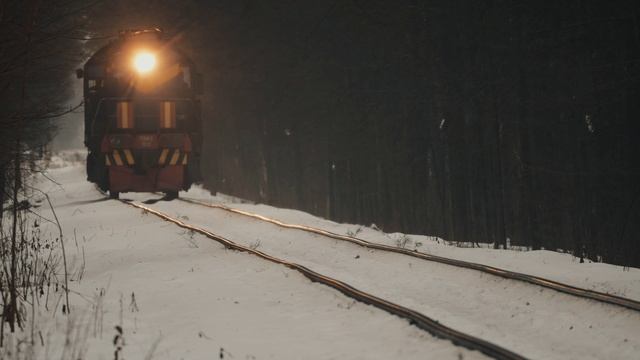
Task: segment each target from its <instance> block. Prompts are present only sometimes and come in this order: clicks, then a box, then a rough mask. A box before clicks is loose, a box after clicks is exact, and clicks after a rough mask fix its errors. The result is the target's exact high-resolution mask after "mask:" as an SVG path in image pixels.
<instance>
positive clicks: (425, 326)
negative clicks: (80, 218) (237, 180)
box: [120, 200, 526, 360]
mask: <svg viewBox="0 0 640 360" xmlns="http://www.w3.org/2000/svg"><path fill="white" fill-rule="evenodd" d="M120 202H122V203H123V204H126V205H129V206H132V207H134V208H137V209H140V210H142V211H144V212H146V213H148V214H152V215H155V216H157V217H159V218H161V219H163V220H165V221H168V222H171V223H173V224H175V225H177V226H179V227H181V228H184V229H188V230H191V231H194V232H196V233H199V234H201V235H204V236H206V237H207V238H209V239H212V240H215V241H217V242H219V243H221V244H222V245H224V246H225V247H227V248H229V249H233V250H237V251H241V252H246V253H249V254H253V255H256V256H258V257H260V258H262V259H265V260H268V261H270V262H273V263H277V264H281V265H284V266H286V267H288V268H290V269H293V270H295V271H298V272H300V273H301V274H302V275H304V276H305V277H307V278H309V279H310V280H311V281H313V282H318V283H321V284H323V285H326V286H329V287H331V288H333V289H335V290H338V291H340V292H341V293H343V294H344V295H346V296H348V297H351V298H353V299H354V300H357V301H360V302H362V303H365V304H368V305H371V306H375V307H376V308H379V309H381V310H384V311H386V312H388V313H390V314H393V315H396V316H398V317H401V318H403V319H406V320H408V321H409V322H410V323H411V324H412V325H414V326H416V327H418V328H419V329H422V330H424V331H426V332H428V333H430V334H432V335H433V336H435V337H438V338H441V339H447V340H449V341H451V342H452V343H453V344H455V345H457V346H461V347H464V348H467V349H470V350H475V351H479V352H481V353H483V354H485V355H487V356H489V357H492V358H494V359H504V360H521V359H526V358H525V357H524V356H522V355H519V354H517V353H514V352H513V351H510V350H508V349H505V348H503V347H501V346H499V345H496V344H493V343H491V342H488V341H486V340H483V339H480V338H477V337H475V336H472V335H469V334H466V333H464V332H461V331H457V330H454V329H452V328H450V327H447V326H445V325H442V324H440V323H439V322H438V321H437V320H435V319H432V318H430V317H428V316H426V315H424V314H422V313H420V312H418V311H416V310H412V309H410V308H407V307H404V306H401V305H398V304H396V303H393V302H390V301H387V300H385V299H382V298H379V297H377V296H375V295H372V294H370V293H367V292H365V291H362V290H359V289H357V288H355V287H353V286H351V285H349V284H347V283H345V282H343V281H340V280H337V279H335V278H332V277H329V276H326V275H323V274H321V273H318V272H316V271H313V270H311V269H309V268H307V267H305V266H303V265H300V264H298V263H295V262H291V261H287V260H284V259H280V258H277V257H275V256H272V255H269V254H267V253H265V252H262V251H259V250H257V249H254V248H251V247H249V246H244V245H241V244H238V243H236V242H234V241H232V240H229V239H227V238H224V237H222V236H220V235H217V234H215V233H213V232H211V231H209V230H207V229H205V228H202V227H198V226H194V225H189V224H187V223H185V222H183V221H182V220H180V219H176V218H174V217H171V216H169V215H167V214H165V213H162V212H160V211H157V210H154V209H152V208H150V207H147V206H144V205H141V204H138V203H135V202H132V201H126V200H120Z"/></svg>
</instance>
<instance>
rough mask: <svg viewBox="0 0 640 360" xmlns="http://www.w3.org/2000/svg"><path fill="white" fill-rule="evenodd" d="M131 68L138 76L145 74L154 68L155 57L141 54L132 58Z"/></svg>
mask: <svg viewBox="0 0 640 360" xmlns="http://www.w3.org/2000/svg"><path fill="white" fill-rule="evenodd" d="M133 66H134V67H135V69H136V71H137V72H139V73H140V74H146V73H148V72H150V71H151V70H153V68H155V67H156V56H155V55H154V54H152V53H149V52H141V53H138V54H136V56H135V57H134V58H133Z"/></svg>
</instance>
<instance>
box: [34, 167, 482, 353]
mask: <svg viewBox="0 0 640 360" xmlns="http://www.w3.org/2000/svg"><path fill="white" fill-rule="evenodd" d="M52 161H56V162H57V163H67V165H69V164H70V163H73V161H69V160H68V159H59V160H56V159H53V160H52ZM47 176H48V177H50V178H51V179H52V180H54V181H56V182H57V183H59V185H56V184H54V183H52V182H50V181H48V180H46V181H43V182H41V183H40V185H39V186H40V187H41V188H42V189H44V190H46V191H47V193H48V194H49V195H50V197H51V200H52V202H53V204H54V206H55V210H56V213H57V215H58V218H60V221H61V223H62V227H63V230H64V232H65V237H66V241H65V244H66V251H67V256H68V258H69V263H70V264H71V265H70V266H69V267H70V268H71V273H72V276H71V278H72V279H73V281H72V283H71V285H70V288H71V289H72V291H73V293H72V294H71V309H72V313H71V316H70V317H69V318H67V317H65V316H64V315H62V313H61V306H62V303H63V300H61V297H60V295H61V293H60V292H58V293H56V295H55V297H54V296H53V295H52V298H51V299H50V300H49V304H48V307H49V308H50V310H51V311H49V312H46V311H44V309H42V310H41V315H40V321H39V326H40V330H41V332H42V334H43V339H44V342H45V344H46V345H45V346H44V347H42V348H41V353H40V357H39V358H41V359H68V358H70V357H69V355H70V353H71V352H72V350H73V351H75V353H85V355H84V356H82V357H81V358H82V359H105V360H107V359H114V351H115V350H116V348H115V346H114V344H113V342H112V341H113V339H114V337H115V335H116V330H115V326H116V325H122V328H123V330H124V336H123V337H124V340H125V345H124V347H123V349H122V355H123V356H124V358H125V359H172V360H173V359H218V358H221V355H220V353H221V352H222V353H223V356H224V359H424V358H425V356H426V355H425V354H428V357H433V358H443V359H459V358H464V359H480V358H485V357H484V356H483V355H482V354H479V353H477V352H472V351H468V350H466V349H463V348H460V347H456V346H454V345H452V344H451V343H450V342H449V341H445V340H439V339H435V338H433V337H432V336H430V335H429V334H427V333H425V332H423V331H421V330H419V329H418V328H416V327H414V326H411V325H410V324H409V323H408V322H407V321H405V320H402V319H400V318H398V317H395V316H392V315H389V314H387V313H385V312H383V311H380V310H378V309H375V308H373V307H371V306H367V305H363V304H361V303H356V302H354V301H353V300H352V299H350V298H347V297H345V296H343V295H342V294H340V293H338V292H336V291H334V290H332V289H330V288H328V287H325V286H322V285H318V284H314V283H312V282H310V281H309V280H308V279H306V278H305V277H303V276H302V275H300V274H299V273H297V272H295V271H291V270H289V269H287V268H285V267H283V266H278V265H275V264H272V263H269V262H266V261H264V260H260V259H258V258H256V257H255V256H251V255H247V254H243V253H238V252H234V251H230V250H227V249H225V248H224V247H223V246H221V245H219V244H218V243H215V242H213V241H212V240H209V239H207V238H204V237H202V236H199V235H197V234H191V233H189V232H186V231H184V230H183V229H180V228H178V227H176V226H174V225H171V224H169V223H167V222H164V221H161V220H160V219H158V218H156V217H153V216H151V215H149V214H144V213H143V212H141V211H139V210H136V209H133V208H131V207H127V206H125V205H123V204H121V203H120V202H118V201H114V200H106V199H105V198H104V196H102V195H101V194H100V193H99V192H97V191H96V190H95V188H94V186H93V185H92V184H89V183H87V182H86V181H85V174H84V167H83V164H81V163H75V165H73V166H63V167H58V168H55V169H51V170H50V171H49V172H48V174H47ZM39 212H40V214H41V215H43V216H44V217H47V218H52V214H51V213H50V211H48V210H47V209H46V207H45V206H44V205H43V206H41V208H40V209H39ZM43 227H44V228H45V232H49V233H51V235H52V236H56V235H55V234H56V230H55V228H54V227H53V226H43ZM82 269H84V270H82ZM80 274H82V275H80ZM101 294H104V295H102V296H101ZM68 319H69V320H68ZM67 333H69V336H67V338H69V339H71V341H72V343H73V345H72V346H71V347H73V348H74V349H70V348H69V347H67V349H66V350H65V349H63V346H62V344H63V343H64V342H65V337H66V335H65V334H67ZM63 351H66V354H64V355H61V353H62V352H63ZM74 358H75V357H74Z"/></svg>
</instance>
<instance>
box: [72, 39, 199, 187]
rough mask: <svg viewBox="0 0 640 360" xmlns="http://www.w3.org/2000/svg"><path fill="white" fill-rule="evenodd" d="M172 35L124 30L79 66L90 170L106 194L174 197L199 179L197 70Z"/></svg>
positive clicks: (88, 172) (89, 177)
mask: <svg viewBox="0 0 640 360" xmlns="http://www.w3.org/2000/svg"><path fill="white" fill-rule="evenodd" d="M170 43H171V42H170V41H168V40H166V39H164V37H163V35H162V32H161V31H159V30H144V31H127V32H123V33H121V35H120V37H119V39H118V40H116V41H113V42H111V43H110V44H108V45H107V46H105V47H103V48H102V49H100V50H99V51H98V52H96V54H94V55H93V56H92V57H91V59H89V61H87V63H86V64H85V67H84V70H79V71H78V76H79V77H84V79H85V80H84V98H85V145H86V146H87V148H88V150H89V153H88V156H87V177H88V179H89V181H92V182H94V183H96V184H97V185H98V186H99V187H100V188H102V189H103V190H105V191H107V190H108V191H109V193H110V196H111V197H114V198H117V197H118V195H119V193H121V192H129V191H134V192H153V191H162V192H165V193H166V194H167V196H168V197H175V196H177V194H178V191H179V190H186V189H188V188H189V187H190V186H191V184H192V183H193V182H195V181H198V180H200V152H201V142H202V141H201V127H202V121H201V117H200V100H199V95H200V94H201V85H202V84H201V82H202V81H201V76H200V74H199V73H198V72H197V71H196V69H195V66H194V64H193V62H192V61H190V60H189V59H188V58H187V57H186V56H184V55H183V54H182V53H181V52H180V51H179V50H177V49H176V48H174V47H173V46H172V45H170Z"/></svg>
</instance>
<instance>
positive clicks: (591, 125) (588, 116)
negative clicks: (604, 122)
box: [584, 114, 594, 133]
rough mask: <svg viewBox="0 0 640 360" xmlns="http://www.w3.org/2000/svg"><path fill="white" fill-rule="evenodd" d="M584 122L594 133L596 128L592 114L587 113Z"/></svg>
mask: <svg viewBox="0 0 640 360" xmlns="http://www.w3.org/2000/svg"><path fill="white" fill-rule="evenodd" d="M584 122H585V124H587V130H589V132H590V133H593V131H594V128H593V121H591V115H589V114H585V115H584Z"/></svg>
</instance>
